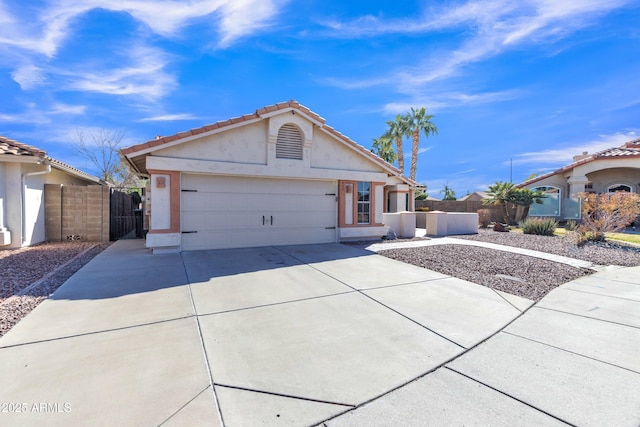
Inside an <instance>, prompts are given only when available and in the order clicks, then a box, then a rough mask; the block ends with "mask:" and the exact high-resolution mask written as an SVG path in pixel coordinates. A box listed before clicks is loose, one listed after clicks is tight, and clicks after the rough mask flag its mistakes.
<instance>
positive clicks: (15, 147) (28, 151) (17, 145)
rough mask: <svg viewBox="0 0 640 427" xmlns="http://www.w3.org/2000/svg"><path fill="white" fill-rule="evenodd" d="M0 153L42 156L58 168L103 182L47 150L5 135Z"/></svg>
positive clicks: (0, 138) (0, 145) (0, 140)
mask: <svg viewBox="0 0 640 427" xmlns="http://www.w3.org/2000/svg"><path fill="white" fill-rule="evenodd" d="M0 155H9V156H32V157H40V158H41V159H42V160H43V161H44V162H45V163H46V164H50V165H51V166H53V167H55V168H57V169H60V170H64V171H67V172H69V173H71V174H73V175H76V176H79V177H82V178H85V179H88V180H90V181H93V182H96V183H101V181H100V178H98V177H95V176H93V175H91V174H88V173H86V172H84V171H81V170H80V169H78V168H76V167H73V166H71V165H68V164H66V163H63V162H61V161H59V160H56V159H54V158H53V157H50V156H47V152H46V151H45V150H41V149H40V148H37V147H34V146H31V145H27V144H23V143H22V142H18V141H15V140H13V139H10V138H7V137H5V136H0ZM38 161H40V160H38Z"/></svg>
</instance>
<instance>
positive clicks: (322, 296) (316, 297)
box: [198, 290, 357, 317]
mask: <svg viewBox="0 0 640 427" xmlns="http://www.w3.org/2000/svg"><path fill="white" fill-rule="evenodd" d="M356 292H357V291H355V290H352V291H345V292H337V293H334V294H327V295H318V296H314V297H308V298H298V299H294V300H289V301H280V302H274V303H271V304H260V305H252V306H251V307H242V308H234V309H231V310H222V311H212V312H211V313H199V314H198V316H200V317H204V316H215V315H216V314H227V313H235V312H238V311H246V310H255V309H258V308H265V307H274V306H278V305H285V304H293V303H296V302H302V301H311V300H315V299H321V298H328V297H335V296H339V295H348V294H354V293H356Z"/></svg>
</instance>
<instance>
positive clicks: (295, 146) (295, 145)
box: [276, 123, 304, 160]
mask: <svg viewBox="0 0 640 427" xmlns="http://www.w3.org/2000/svg"><path fill="white" fill-rule="evenodd" d="M303 145H304V137H303V135H302V131H301V130H300V128H299V127H298V126H296V125H294V124H292V123H287V124H285V125H283V126H282V127H281V128H280V130H279V131H278V139H277V141H276V158H277V159H293V160H302V148H303Z"/></svg>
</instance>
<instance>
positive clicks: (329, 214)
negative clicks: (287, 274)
mask: <svg viewBox="0 0 640 427" xmlns="http://www.w3.org/2000/svg"><path fill="white" fill-rule="evenodd" d="M121 154H122V156H123V157H124V158H125V159H126V160H127V161H128V162H129V164H130V166H131V168H132V169H133V170H134V171H135V172H136V173H137V174H139V175H140V176H144V177H148V178H150V180H149V183H150V184H149V188H148V191H147V200H146V204H147V206H146V208H145V210H146V212H147V213H148V214H149V215H150V217H149V230H148V233H147V235H146V245H147V247H149V248H151V249H153V250H154V252H164V251H186V250H201V249H219V248H233V247H251V246H270V245H289V244H307V243H330V242H340V241H344V240H353V239H370V238H380V237H382V236H385V235H386V234H387V232H388V227H387V226H386V225H385V224H384V221H383V213H385V212H399V211H413V210H414V203H413V199H414V197H413V190H414V188H415V186H416V185H417V183H415V182H414V181H412V180H410V179H408V178H406V177H404V176H402V174H401V172H400V170H398V169H396V168H395V167H393V166H392V165H390V164H389V163H387V162H385V161H384V160H382V159H380V158H379V157H377V156H375V155H374V154H372V153H371V152H370V151H369V150H367V149H366V148H364V147H362V146H360V145H358V144H356V143H355V142H354V141H352V140H350V139H349V138H347V137H346V136H345V135H343V134H341V133H340V132H338V131H336V130H335V129H333V128H332V127H330V126H328V125H327V124H326V122H325V120H324V119H323V118H322V117H320V116H319V115H318V114H316V113H314V112H313V111H311V110H310V109H308V108H307V107H305V106H303V105H301V104H299V103H298V102H297V101H289V102H283V103H279V104H275V105H270V106H267V107H264V108H260V109H258V110H257V111H256V112H254V113H252V114H247V115H244V116H241V117H235V118H232V119H229V120H226V121H223V122H218V123H215V124H212V125H207V126H203V127H200V128H197V129H192V130H190V131H187V132H181V133H178V134H175V135H172V136H164V137H157V138H156V139H154V140H151V141H148V142H145V143H143V144H139V145H135V146H132V147H129V148H125V149H123V150H121Z"/></svg>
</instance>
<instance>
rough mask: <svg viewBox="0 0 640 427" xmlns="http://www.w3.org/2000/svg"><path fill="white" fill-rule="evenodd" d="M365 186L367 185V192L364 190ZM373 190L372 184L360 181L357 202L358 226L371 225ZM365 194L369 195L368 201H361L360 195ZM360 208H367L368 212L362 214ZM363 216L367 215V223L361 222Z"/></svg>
mask: <svg viewBox="0 0 640 427" xmlns="http://www.w3.org/2000/svg"><path fill="white" fill-rule="evenodd" d="M365 184H366V185H367V189H366V190H365V189H364V188H363V187H364V185H365ZM371 188H372V185H371V183H370V182H365V181H358V193H357V196H358V197H357V202H356V219H357V223H358V224H371ZM365 192H366V195H367V200H360V194H361V193H363V194H364V193H365ZM360 206H366V208H367V209H366V212H364V211H363V212H360ZM361 214H366V215H367V218H368V220H367V221H366V222H365V221H361V220H360V215H361Z"/></svg>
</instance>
